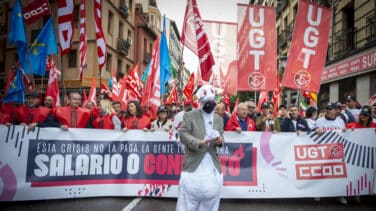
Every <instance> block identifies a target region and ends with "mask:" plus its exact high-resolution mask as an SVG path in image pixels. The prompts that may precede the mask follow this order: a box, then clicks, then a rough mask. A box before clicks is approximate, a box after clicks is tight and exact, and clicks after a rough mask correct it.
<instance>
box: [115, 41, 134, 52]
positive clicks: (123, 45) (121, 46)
mask: <svg viewBox="0 0 376 211" xmlns="http://www.w3.org/2000/svg"><path fill="white" fill-rule="evenodd" d="M130 46H131V43H130V42H129V39H127V40H123V39H118V43H117V50H119V51H120V52H121V53H123V54H125V55H128V51H129V47H130Z"/></svg>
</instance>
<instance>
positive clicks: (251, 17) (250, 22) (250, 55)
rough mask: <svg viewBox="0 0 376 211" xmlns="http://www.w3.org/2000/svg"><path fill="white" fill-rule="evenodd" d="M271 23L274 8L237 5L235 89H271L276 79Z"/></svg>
mask: <svg viewBox="0 0 376 211" xmlns="http://www.w3.org/2000/svg"><path fill="white" fill-rule="evenodd" d="M275 25H276V14H275V7H264V6H258V5H249V4H238V46H239V62H238V69H239V72H238V90H240V91H261V90H268V91H272V90H274V88H275V84H276V79H277V33H276V29H275Z"/></svg>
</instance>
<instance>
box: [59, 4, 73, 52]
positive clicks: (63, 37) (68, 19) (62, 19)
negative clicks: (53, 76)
mask: <svg viewBox="0 0 376 211" xmlns="http://www.w3.org/2000/svg"><path fill="white" fill-rule="evenodd" d="M73 10H74V2H73V0H59V1H58V2H57V15H58V22H59V41H60V51H61V55H64V54H66V53H69V51H70V50H71V48H72V40H73V34H74V25H73V23H74V22H73V21H74V14H73Z"/></svg>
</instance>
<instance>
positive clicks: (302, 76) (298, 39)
mask: <svg viewBox="0 0 376 211" xmlns="http://www.w3.org/2000/svg"><path fill="white" fill-rule="evenodd" d="M330 17H331V11H330V9H329V8H327V7H324V6H320V5H317V4H313V3H310V2H308V1H306V0H300V1H299V6H298V12H297V14H296V18H295V20H296V21H295V28H294V33H293V35H292V42H291V47H290V51H289V54H288V55H289V56H288V59H287V64H286V70H285V73H284V77H283V80H282V86H284V87H289V88H292V89H298V90H302V91H310V92H316V93H317V92H319V89H320V83H321V75H322V71H323V69H324V65H325V60H326V53H327V49H328V39H329V29H330V20H331V19H330Z"/></svg>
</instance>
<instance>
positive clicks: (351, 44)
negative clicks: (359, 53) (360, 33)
mask: <svg viewBox="0 0 376 211" xmlns="http://www.w3.org/2000/svg"><path fill="white" fill-rule="evenodd" d="M355 32H356V29H355V28H349V29H347V30H346V31H343V32H342V33H339V34H336V35H335V37H334V41H333V49H332V50H333V51H334V52H333V53H334V54H335V55H336V56H341V55H344V54H347V53H349V52H351V51H352V50H353V49H354V48H355V40H356V33H355Z"/></svg>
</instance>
